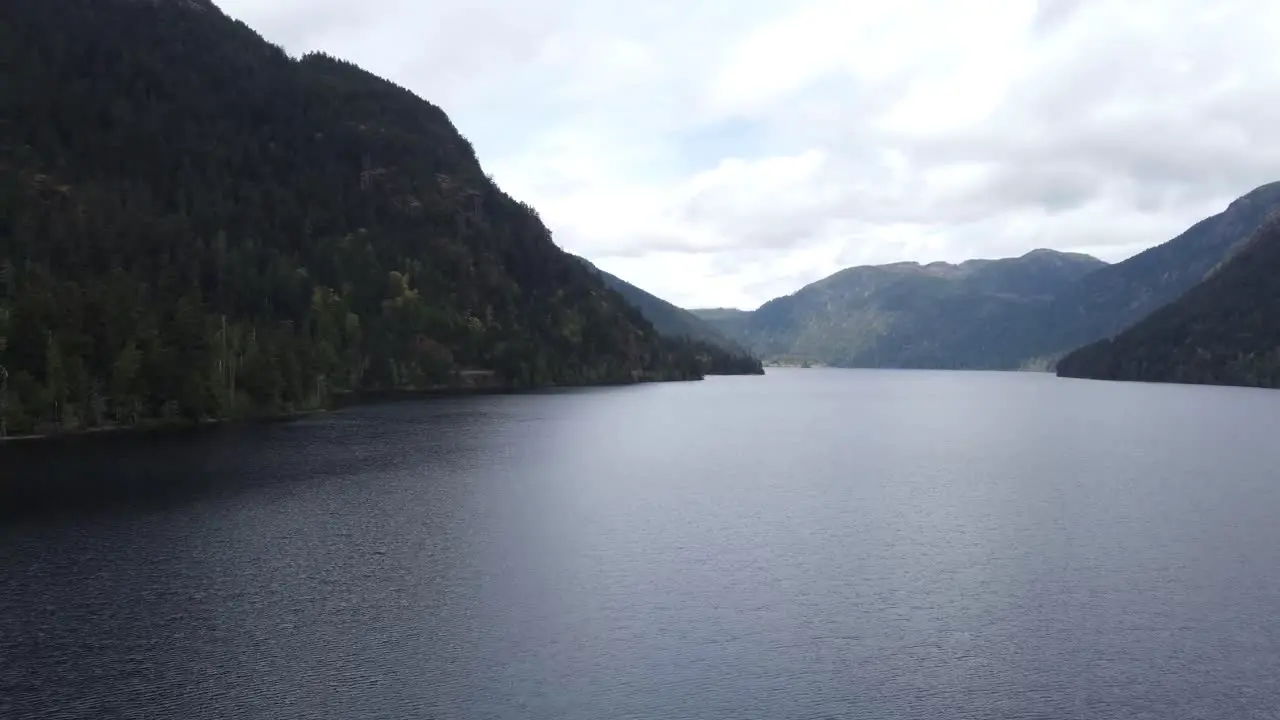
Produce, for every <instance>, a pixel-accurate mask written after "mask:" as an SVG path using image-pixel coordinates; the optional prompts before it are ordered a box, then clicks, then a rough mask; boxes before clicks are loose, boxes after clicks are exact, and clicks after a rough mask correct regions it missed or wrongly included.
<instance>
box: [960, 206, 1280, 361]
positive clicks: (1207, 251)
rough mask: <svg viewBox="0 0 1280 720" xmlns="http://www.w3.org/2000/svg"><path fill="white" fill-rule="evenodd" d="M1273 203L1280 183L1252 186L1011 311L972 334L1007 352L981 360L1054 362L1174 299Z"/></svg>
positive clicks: (1236, 245)
mask: <svg viewBox="0 0 1280 720" xmlns="http://www.w3.org/2000/svg"><path fill="white" fill-rule="evenodd" d="M1276 209H1280V183H1270V184H1267V185H1263V186H1261V187H1258V188H1256V189H1254V190H1252V191H1250V192H1249V193H1246V194H1245V195H1243V196H1241V197H1240V198H1238V199H1236V200H1235V201H1233V202H1232V203H1231V204H1230V205H1228V206H1227V208H1226V209H1224V210H1223V211H1222V212H1221V213H1218V214H1217V215H1213V216H1211V217H1208V218H1205V219H1204V220H1201V221H1200V222H1198V223H1196V224H1195V225H1193V226H1191V227H1190V228H1188V229H1187V230H1186V231H1185V232H1183V233H1181V234H1180V235H1178V236H1177V237H1175V238H1173V239H1172V240H1169V241H1168V242H1165V243H1163V244H1161V245H1157V246H1155V247H1153V248H1151V249H1149V250H1146V251H1144V252H1142V253H1139V254H1137V255H1135V256H1133V257H1131V258H1129V259H1127V260H1125V261H1123V262H1119V263H1116V264H1114V265H1111V266H1108V267H1106V268H1103V269H1101V270H1098V271H1097V272H1095V273H1090V274H1088V275H1086V276H1084V277H1082V278H1081V279H1080V281H1079V282H1078V283H1074V284H1072V285H1070V286H1068V287H1067V288H1066V289H1065V290H1064V291H1063V292H1061V293H1059V294H1057V295H1056V297H1054V299H1053V302H1051V303H1049V304H1048V305H1047V306H1046V307H1044V308H1037V309H1032V310H1030V311H1028V312H1022V313H1017V314H1013V315H1011V316H1009V317H1007V318H1004V319H1002V320H1001V321H1000V322H997V323H993V324H992V325H990V326H988V327H985V328H983V330H984V334H983V335H981V336H979V337H977V338H975V340H976V341H978V342H980V343H988V344H992V345H996V344H997V343H999V342H1000V341H1002V340H1003V339H1005V338H1016V339H1017V342H1016V343H1012V344H1008V345H1005V346H1006V347H1009V348H1010V351H1009V352H1007V353H1005V354H1000V355H993V356H992V357H991V358H990V363H989V365H988V367H996V368H1007V367H1017V366H1018V365H1019V364H1022V363H1023V362H1025V361H1026V360H1027V359H1028V358H1037V357H1039V358H1046V359H1048V360H1051V361H1056V359H1057V358H1059V357H1061V356H1062V355H1063V354H1065V353H1067V352H1069V351H1071V350H1074V349H1075V348H1078V347H1080V346H1081V345H1084V344H1086V343H1090V342H1093V341H1095V340H1099V339H1102V338H1105V337H1110V336H1111V335H1114V334H1116V333H1118V332H1120V331H1121V330H1124V329H1125V328H1128V327H1130V326H1132V325H1133V324H1134V323H1136V322H1138V321H1139V320H1141V319H1142V318H1144V317H1146V316H1148V315H1150V314H1151V313H1152V312H1154V311H1155V310H1157V309H1159V308H1161V307H1163V306H1165V305H1167V304H1169V303H1170V302H1173V301H1174V300H1176V299H1177V298H1179V297H1181V296H1182V295H1183V294H1184V293H1186V292H1187V291H1188V290H1190V289H1191V288H1193V287H1195V286H1196V285H1197V284H1198V283H1200V282H1201V281H1202V280H1204V279H1205V278H1206V277H1207V276H1208V275H1209V273H1211V272H1212V271H1213V270H1214V269H1215V268H1217V267H1218V266H1220V265H1221V264H1222V263H1223V262H1225V261H1226V260H1228V259H1229V258H1231V257H1232V255H1233V254H1234V253H1235V252H1236V251H1237V250H1239V249H1240V247H1241V246H1242V245H1243V244H1244V242H1245V241H1246V240H1248V238H1249V237H1250V236H1251V235H1252V234H1253V233H1254V232H1256V231H1257V229H1258V227H1259V226H1260V225H1261V224H1262V222H1263V220H1264V219H1265V218H1266V217H1267V216H1268V215H1269V214H1270V213H1271V212H1273V211H1275V210H1276Z"/></svg>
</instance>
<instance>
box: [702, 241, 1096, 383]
mask: <svg viewBox="0 0 1280 720" xmlns="http://www.w3.org/2000/svg"><path fill="white" fill-rule="evenodd" d="M1104 266H1105V263H1103V262H1102V261H1101V260H1098V259H1096V258H1092V257H1089V256H1087V255H1078V254H1069V253H1060V252H1055V251H1051V250H1037V251H1034V252H1031V253H1028V254H1026V255H1024V256H1022V257H1019V258H1008V259H1003V260H970V261H968V262H964V263H960V264H959V265H952V264H948V263H932V264H929V265H920V264H918V263H895V264H892V265H879V266H864V267H855V268H849V269H847V270H843V271H841V272H838V273H836V274H835V275H832V276H831V277H828V278H826V279H824V280H820V281H818V282H816V283H813V284H811V285H808V286H806V287H804V288H802V289H800V290H799V291H797V292H796V293H794V294H792V295H788V296H786V297H782V298H777V299H775V300H771V301H769V302H767V303H765V304H764V305H762V306H761V307H760V308H759V309H757V310H755V311H754V312H750V313H739V312H735V311H724V310H716V311H699V315H700V316H701V317H703V318H704V319H707V320H708V321H710V322H712V323H713V324H715V325H716V326H717V327H719V328H720V329H721V330H723V331H724V332H726V333H730V334H732V335H734V336H735V337H737V338H738V339H739V340H742V341H743V342H745V343H746V344H747V346H748V347H749V348H751V349H752V350H754V351H755V352H756V353H757V354H759V355H760V356H761V357H763V358H766V359H770V358H777V357H791V358H809V359H812V360H815V361H817V362H821V363H826V364H832V365H841V366H847V367H943V368H946V367H978V366H981V365H982V364H983V363H984V359H985V358H986V357H987V356H988V355H989V354H990V353H991V352H992V349H991V348H989V347H984V346H981V345H975V344H972V343H967V342H966V338H968V337H970V336H973V335H976V334H977V333H978V330H979V329H980V328H981V327H983V326H984V325H986V324H990V323H994V322H997V321H998V319H999V318H1001V317H1002V316H1004V315H1006V314H1008V313H1011V312H1013V311H1015V310H1019V309H1022V308H1027V307H1035V308H1042V307H1044V306H1046V305H1047V304H1048V303H1049V302H1050V301H1051V300H1052V298H1053V296H1054V294H1055V293H1056V292H1058V291H1060V290H1062V289H1063V288H1065V287H1067V286H1068V285H1070V284H1071V283H1073V282H1075V281H1077V280H1079V279H1080V278H1081V277H1082V276H1084V275H1086V274H1088V273H1090V272H1093V271H1095V270H1097V269H1099V268H1102V267H1104Z"/></svg>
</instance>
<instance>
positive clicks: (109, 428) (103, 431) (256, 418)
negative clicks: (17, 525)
mask: <svg viewBox="0 0 1280 720" xmlns="http://www.w3.org/2000/svg"><path fill="white" fill-rule="evenodd" d="M704 379H705V378H681V379H641V380H614V381H607V382H597V383H570V384H556V383H551V384H547V385H535V386H532V387H514V386H510V385H497V384H493V385H489V384H485V385H472V386H442V387H435V388H416V389H415V388H401V389H393V390H358V391H348V392H342V393H335V394H334V395H332V396H330V397H329V400H328V403H327V404H325V405H324V406H322V407H316V408H310V409H306V410H291V411H288V412H279V413H268V414H259V415H255V414H246V415H243V416H239V417H222V418H205V419H201V420H190V419H175V420H158V419H148V420H144V421H141V422H139V423H137V424H135V425H103V426H98V427H91V428H76V429H71V430H60V431H57V432H46V433H26V434H22V435H9V436H6V437H0V448H3V447H4V446H6V445H9V444H11V443H12V444H16V445H33V444H44V443H53V442H58V441H73V440H90V439H108V438H116V437H124V436H128V437H141V436H146V435H163V434H167V433H190V432H205V431H209V430H215V429H218V428H228V427H240V426H247V425H255V424H270V423H285V422H293V421H296V420H303V419H306V418H309V417H314V416H316V415H324V414H328V413H332V412H340V411H342V410H347V409H349V408H353V407H359V406H361V405H376V404H379V403H385V402H407V401H413V400H421V401H426V400H439V399H445V398H459V397H479V396H485V395H518V394H523V393H531V392H538V391H542V390H555V389H566V388H593V387H621V386H626V385H643V384H647V383H660V382H696V381H700V380H704Z"/></svg>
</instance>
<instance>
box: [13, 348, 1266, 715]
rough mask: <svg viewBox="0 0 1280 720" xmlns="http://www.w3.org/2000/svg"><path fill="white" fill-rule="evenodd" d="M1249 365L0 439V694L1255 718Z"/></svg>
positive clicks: (110, 709)
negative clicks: (1227, 381)
mask: <svg viewBox="0 0 1280 720" xmlns="http://www.w3.org/2000/svg"><path fill="white" fill-rule="evenodd" d="M1277 429H1280V394H1276V393H1274V392H1270V391H1258V390H1243V389H1232V388H1206V387H1182V386H1162V385H1137V384H1120V383H1094V382H1088V381H1073V380H1060V379H1057V378H1053V377H1050V376H1045V375H1033V374H1004V373H943V372H937V373H934V372H909V371H902V372H894V371H841V370H772V371H771V372H770V374H769V375H768V376H766V377H764V378H755V377H748V378H713V379H710V380H707V381H705V382H701V383H676V384H663V385H646V386H638V387H624V388H607V389H594V390H575V391H561V392H548V393H538V394H530V395H521V396H502V397H483V398H468V399H454V400H442V401H434V402H423V403H396V404H386V405H379V406H369V407H360V408H352V409H350V410H347V411H344V412H341V413H336V414H333V415H330V416H326V417H319V418H315V419H310V420H306V421H302V422H297V423H291V424H282V425H272V426H265V427H252V428H237V429H228V430H221V431H217V432H212V433H202V434H194V435H188V436H168V437H157V438H130V439H121V438H113V439H109V440H105V439H104V440H89V441H77V442H72V443H60V444H49V445H30V446H16V445H15V446H9V447H7V448H3V449H0V473H2V475H0V477H3V482H4V483H5V488H6V489H5V490H4V491H3V492H2V493H0V577H3V584H0V717H5V718H111V717H121V718H124V717H129V718H132V717H149V718H161V719H168V718H173V719H177V720H203V719H204V718H210V719H212V718H228V717H235V718H247V719H256V718H262V719H264V720H267V719H271V720H275V719H284V718H359V719H361V720H363V719H366V718H438V719H440V720H452V719H455V718H457V719H462V718H466V719H468V720H471V719H484V718H501V719H503V720H505V719H508V718H510V719H515V718H521V719H524V718H531V719H535V720H540V719H544V718H545V719H547V720H550V719H552V718H555V719H561V718H569V719H581V720H597V719H602V718H636V719H637V720H640V719H643V720H652V719H657V718H690V719H692V718H698V719H712V720H716V719H721V718H723V719H725V720H728V719H730V718H732V719H734V720H739V719H742V718H761V719H766V718H767V719H769V720H777V719H783V718H863V717H865V718H878V719H883V718H1126V719H1129V718H1153V719H1154V718H1159V719H1160V720H1170V719H1176V718H1207V719H1219V718H1222V719H1226V718H1231V719H1233V720H1235V719H1241V718H1276V717H1280V712H1278V709H1280V522H1277V516H1278V511H1280V477H1278V475H1280V470H1277V468H1280V443H1277V442H1276V439H1275V438H1276V432H1277Z"/></svg>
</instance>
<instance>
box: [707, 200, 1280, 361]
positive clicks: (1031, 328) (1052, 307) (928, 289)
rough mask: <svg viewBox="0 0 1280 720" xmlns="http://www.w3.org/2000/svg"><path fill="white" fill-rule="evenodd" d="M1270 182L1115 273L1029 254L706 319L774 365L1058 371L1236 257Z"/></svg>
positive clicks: (1075, 258)
mask: <svg viewBox="0 0 1280 720" xmlns="http://www.w3.org/2000/svg"><path fill="white" fill-rule="evenodd" d="M1278 208H1280V183H1271V184H1268V185H1263V186H1261V187H1259V188H1256V189H1255V190H1253V191H1251V192H1249V193H1248V194H1246V195H1244V196H1242V197H1240V198H1239V199H1237V200H1235V201H1234V202H1232V203H1231V204H1230V205H1229V206H1228V207H1227V208H1226V209H1225V210H1223V211H1222V212H1221V213H1219V214H1217V215H1214V216H1212V217H1209V218H1206V219H1204V220H1202V221H1200V222H1198V223H1196V224H1195V225H1194V226H1192V227H1191V228H1189V229H1188V230H1187V231H1186V232H1184V233H1182V234H1180V235H1179V236H1177V237H1175V238H1173V239H1172V240H1169V241H1168V242H1166V243H1164V244H1162V245H1159V246H1156V247H1153V248H1151V249H1149V250H1147V251H1145V252H1143V253H1140V254H1138V255H1135V256H1134V257H1131V258H1129V259H1127V260H1125V261H1124V262H1120V263H1117V264H1115V265H1105V264H1104V263H1102V262H1101V261H1098V260H1095V259H1093V258H1090V257H1087V256H1081V255H1072V254H1065V253H1057V252H1054V251H1050V250H1037V251H1034V252H1031V253H1029V254H1027V255H1024V256H1022V257H1021V258H1012V259H1006V260H978V261H969V262H967V263H961V264H960V265H947V264H945V263H934V264H931V265H923V266H922V265H917V264H915V263H898V264H895V265H884V266H874V267H860V268H850V269H848V270H844V271H841V272H839V273H836V274H835V275H833V276H831V277H829V278H826V279H825V280H820V281H818V282H816V283H814V284H812V285H809V286H807V287H805V288H803V289H801V290H800V291H798V292H796V293H795V294H793V295H789V296H787V297H783V298H778V299H776V300H772V301H770V302H768V303H765V304H764V305H763V306H761V307H760V308H759V309H757V310H755V311H753V312H751V313H746V314H734V313H727V314H726V313H723V312H712V313H705V312H700V316H701V317H702V318H703V319H706V320H708V321H709V322H711V323H712V324H713V325H714V326H715V327H717V328H718V329H720V330H721V331H722V332H724V333H726V334H728V335H730V336H731V337H733V338H735V339H737V340H739V341H740V342H742V343H743V344H745V345H746V346H747V347H748V348H749V349H751V350H752V351H754V352H755V353H757V354H758V355H760V356H761V357H762V358H764V359H765V360H770V359H773V358H776V357H782V356H786V357H806V358H809V359H812V360H815V361H820V362H825V363H829V364H834V365H845V366H856V367H865V366H871V367H923V368H973V369H1002V370H1003V369H1018V368H1036V369H1042V368H1049V367H1052V366H1053V365H1054V364H1055V363H1056V362H1057V360H1058V358H1060V357H1061V356H1062V355H1064V354H1065V353H1067V352H1069V351H1071V350H1073V349H1075V348H1078V347H1080V346H1082V345H1085V344H1087V343H1090V342H1093V341H1095V340H1099V339H1101V338H1104V337H1109V336H1111V335H1114V334H1116V333H1118V332H1120V331H1121V330H1123V329H1125V328H1127V327H1129V326H1131V325H1133V324H1134V323H1136V322H1138V321H1139V320H1141V319H1142V318H1144V317H1146V316H1147V315H1149V314H1150V313H1152V312H1153V311H1155V310H1156V309H1158V308H1160V307H1162V306H1164V305H1167V304H1168V303H1170V302H1172V301H1174V300H1175V299H1177V298H1178V297H1180V296H1181V295H1183V294H1184V293H1186V292H1187V291H1188V290H1190V289H1191V288H1192V287H1194V286H1195V285H1196V284H1198V283H1199V282H1201V281H1202V280H1204V279H1205V278H1206V277H1207V276H1208V275H1209V274H1210V273H1212V272H1213V270H1214V269H1215V268H1217V267H1219V266H1220V265H1221V264H1222V263H1223V262H1225V261H1226V260H1228V259H1229V258H1231V257H1232V256H1233V254H1234V253H1235V252H1236V251H1238V250H1239V248H1240V247H1241V246H1242V244H1243V243H1244V241H1245V240H1246V239H1247V238H1248V237H1249V236H1250V235H1251V234H1252V233H1253V232H1254V231H1256V230H1257V228H1258V227H1259V225H1260V224H1261V223H1262V221H1263V219H1264V218H1265V217H1267V215H1268V214H1269V213H1271V212H1272V211H1274V210H1276V209H1278Z"/></svg>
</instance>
